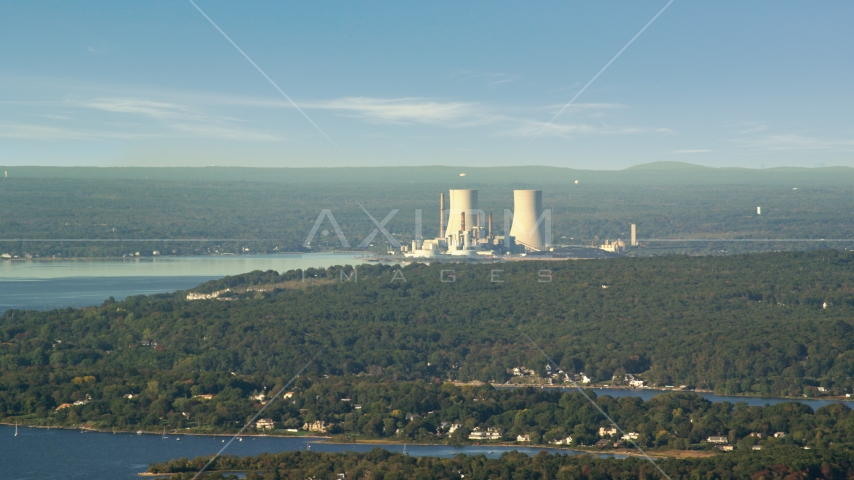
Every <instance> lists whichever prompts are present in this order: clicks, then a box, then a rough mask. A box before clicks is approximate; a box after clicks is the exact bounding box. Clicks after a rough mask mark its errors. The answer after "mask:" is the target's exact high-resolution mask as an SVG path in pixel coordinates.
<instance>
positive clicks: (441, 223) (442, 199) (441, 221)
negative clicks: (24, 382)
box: [439, 192, 445, 238]
mask: <svg viewBox="0 0 854 480" xmlns="http://www.w3.org/2000/svg"><path fill="white" fill-rule="evenodd" d="M444 237H445V193H444V192H443V193H440V194H439V238H444Z"/></svg>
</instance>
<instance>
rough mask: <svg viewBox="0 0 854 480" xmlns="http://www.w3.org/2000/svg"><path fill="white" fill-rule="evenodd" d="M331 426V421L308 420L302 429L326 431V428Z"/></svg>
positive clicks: (318, 431)
mask: <svg viewBox="0 0 854 480" xmlns="http://www.w3.org/2000/svg"><path fill="white" fill-rule="evenodd" d="M331 426H332V424H331V423H326V422H323V421H320V420H318V421H316V422H314V423H308V422H306V423H305V424H304V425H303V426H302V429H303V430H306V431H309V432H317V433H326V429H327V428H329V427H331Z"/></svg>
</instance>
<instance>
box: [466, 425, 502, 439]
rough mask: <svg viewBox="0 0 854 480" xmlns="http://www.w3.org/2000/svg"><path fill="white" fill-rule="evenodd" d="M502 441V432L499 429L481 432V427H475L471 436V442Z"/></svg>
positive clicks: (488, 429)
mask: <svg viewBox="0 0 854 480" xmlns="http://www.w3.org/2000/svg"><path fill="white" fill-rule="evenodd" d="M499 439H501V431H500V430H498V429H497V428H487V429H486V430H481V429H480V427H475V429H474V430H472V432H471V433H470V434H469V440H499Z"/></svg>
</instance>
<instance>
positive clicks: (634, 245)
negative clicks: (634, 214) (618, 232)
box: [631, 223, 638, 247]
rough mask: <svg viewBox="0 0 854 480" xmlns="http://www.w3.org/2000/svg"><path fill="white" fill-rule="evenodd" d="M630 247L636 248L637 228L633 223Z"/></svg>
mask: <svg viewBox="0 0 854 480" xmlns="http://www.w3.org/2000/svg"><path fill="white" fill-rule="evenodd" d="M631 245H632V246H633V247H637V246H638V226H637V225H635V224H634V223H633V224H632V243H631Z"/></svg>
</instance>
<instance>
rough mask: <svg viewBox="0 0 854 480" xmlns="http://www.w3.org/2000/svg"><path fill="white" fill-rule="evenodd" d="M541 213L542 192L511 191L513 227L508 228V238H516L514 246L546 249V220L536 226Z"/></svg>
mask: <svg viewBox="0 0 854 480" xmlns="http://www.w3.org/2000/svg"><path fill="white" fill-rule="evenodd" d="M542 213H543V191H542V190H513V226H512V227H510V236H511V237H516V244H519V245H524V246H525V247H527V248H529V249H533V250H543V249H545V248H546V241H547V240H548V239H547V238H546V233H545V230H546V224H545V222H546V219H545V218H544V219H543V220H542V221H541V222H540V224H539V225H537V220H538V219H539V218H540V215H542Z"/></svg>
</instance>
